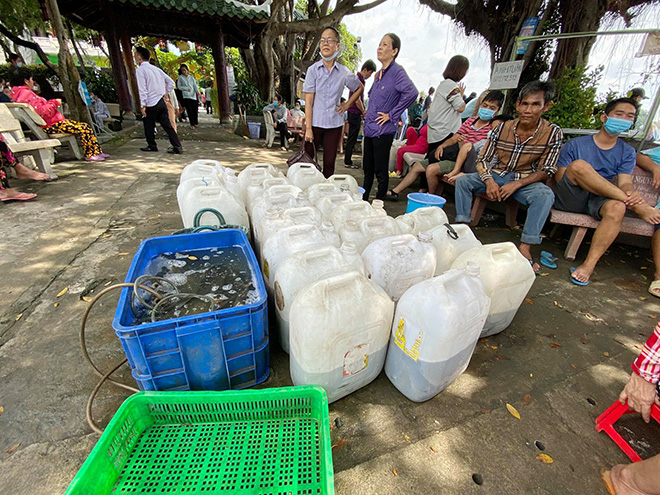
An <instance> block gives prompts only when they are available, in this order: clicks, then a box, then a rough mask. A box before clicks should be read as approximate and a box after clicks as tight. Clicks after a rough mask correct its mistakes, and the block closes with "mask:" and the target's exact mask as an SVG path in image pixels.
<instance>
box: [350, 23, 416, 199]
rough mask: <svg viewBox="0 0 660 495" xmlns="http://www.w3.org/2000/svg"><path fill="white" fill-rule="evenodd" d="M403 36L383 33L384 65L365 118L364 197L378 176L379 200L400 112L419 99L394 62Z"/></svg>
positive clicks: (380, 55)
mask: <svg viewBox="0 0 660 495" xmlns="http://www.w3.org/2000/svg"><path fill="white" fill-rule="evenodd" d="M400 49H401V39H400V38H399V37H398V36H397V35H396V34H394V33H388V34H386V35H385V36H383V39H382V40H380V44H379V45H378V61H379V62H380V63H381V64H383V66H382V67H381V69H380V70H379V71H378V72H377V73H376V77H375V80H374V83H373V85H372V86H371V90H370V91H369V102H368V106H367V115H366V116H365V117H364V151H363V158H362V166H363V167H364V185H363V186H362V187H364V196H363V199H364V200H365V201H367V200H368V199H369V192H371V186H372V185H373V183H374V174H375V175H376V179H378V191H377V193H376V198H377V199H385V196H386V195H387V188H388V182H389V175H388V171H387V166H388V163H389V157H390V148H391V146H392V141H393V140H394V134H395V132H396V126H397V123H398V119H399V115H401V113H402V112H403V110H404V109H406V108H408V107H409V106H410V105H412V104H413V102H414V101H415V99H417V88H416V87H415V85H414V84H413V83H412V81H411V80H410V78H409V77H408V74H406V71H405V70H404V69H403V67H401V66H400V65H399V64H397V63H396V62H395V59H396V57H397V55H399V50H400Z"/></svg>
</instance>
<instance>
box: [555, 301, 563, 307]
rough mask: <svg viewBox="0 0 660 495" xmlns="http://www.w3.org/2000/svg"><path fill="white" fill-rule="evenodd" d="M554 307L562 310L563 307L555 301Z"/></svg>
mask: <svg viewBox="0 0 660 495" xmlns="http://www.w3.org/2000/svg"><path fill="white" fill-rule="evenodd" d="M555 306H557V307H558V308H563V307H564V306H562V305H561V304H559V303H558V302H557V301H555Z"/></svg>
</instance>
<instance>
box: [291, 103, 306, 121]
mask: <svg viewBox="0 0 660 495" xmlns="http://www.w3.org/2000/svg"><path fill="white" fill-rule="evenodd" d="M291 116H292V117H296V118H302V119H304V118H305V112H303V111H302V109H301V108H300V100H296V103H295V105H294V106H293V108H292V109H291Z"/></svg>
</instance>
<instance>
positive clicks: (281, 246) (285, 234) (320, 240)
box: [261, 224, 340, 291]
mask: <svg viewBox="0 0 660 495" xmlns="http://www.w3.org/2000/svg"><path fill="white" fill-rule="evenodd" d="M339 245H340V240H339V236H338V235H337V233H336V232H334V229H333V228H332V225H331V224H327V225H321V226H320V227H317V226H316V225H292V226H291V227H284V228H283V229H281V230H279V231H277V232H275V233H274V234H273V235H271V236H270V237H269V238H268V239H267V240H266V241H265V242H264V243H263V245H262V250H261V255H262V259H263V262H262V264H261V270H262V272H263V274H264V281H265V282H266V286H267V287H268V289H269V290H271V291H272V290H273V285H274V280H275V275H276V273H277V269H278V268H279V266H280V264H281V263H282V262H283V261H284V260H285V259H287V258H288V257H289V256H291V255H292V254H294V253H298V252H300V251H307V250H310V249H315V248H319V247H323V246H334V247H339Z"/></svg>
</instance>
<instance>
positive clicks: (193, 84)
mask: <svg viewBox="0 0 660 495" xmlns="http://www.w3.org/2000/svg"><path fill="white" fill-rule="evenodd" d="M179 69H181V75H180V76H179V78H178V79H177V80H176V85H177V87H178V88H179V89H180V90H181V93H182V94H183V106H184V107H186V112H187V113H188V119H189V120H190V127H191V128H193V129H197V126H198V125H199V121H198V115H197V112H198V110H199V101H198V100H197V96H198V95H199V94H200V93H199V86H197V81H196V80H195V78H194V77H193V76H191V75H190V72H189V71H188V66H187V65H186V64H181V66H180V67H179Z"/></svg>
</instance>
